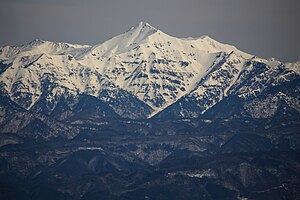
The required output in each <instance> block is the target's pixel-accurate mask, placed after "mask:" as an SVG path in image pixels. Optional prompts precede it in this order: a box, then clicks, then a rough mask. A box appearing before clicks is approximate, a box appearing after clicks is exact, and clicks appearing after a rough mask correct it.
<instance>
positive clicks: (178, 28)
mask: <svg viewBox="0 0 300 200" xmlns="http://www.w3.org/2000/svg"><path fill="white" fill-rule="evenodd" d="M299 2H300V1H299V0H247V1H246V0H86V1H82V0H1V5H0V24H1V31H0V46H3V45H13V44H24V43H27V42H29V41H31V40H33V39H35V38H38V39H44V40H50V41H66V42H70V43H80V44H92V45H93V44H98V43H102V42H103V41H105V40H107V39H109V38H110V37H113V36H115V35H118V34H120V33H122V32H124V31H126V30H127V29H129V28H130V27H131V26H134V25H136V24H137V23H138V22H139V21H146V22H148V23H150V24H152V25H153V26H154V27H156V28H159V29H161V30H162V31H164V32H166V33H168V34H170V35H173V36H177V37H189V36H192V37H198V36H201V35H210V36H211V37H212V38H214V39H216V40H219V41H221V42H224V43H229V44H233V45H235V46H237V47H238V48H239V49H241V50H244V51H246V52H249V53H252V54H256V55H258V56H261V57H265V58H269V57H275V58H278V59H279V60H281V61H297V60H300V38H299V36H300V12H299V7H300V6H299V5H300V3H299Z"/></svg>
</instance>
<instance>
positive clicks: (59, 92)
mask: <svg viewBox="0 0 300 200" xmlns="http://www.w3.org/2000/svg"><path fill="white" fill-rule="evenodd" d="M299 73H300V70H299V63H287V64H283V63H281V62H279V61H276V60H275V59H269V60H267V59H263V58H258V57H256V56H254V55H250V54H248V53H245V52H242V51H240V50H238V49H237V48H235V47H234V46H231V45H227V44H222V43H220V42H218V41H216V40H214V39H212V38H210V37H209V36H202V37H199V38H176V37H172V36H170V35H167V34H166V33H164V32H162V31H160V30H158V29H156V28H154V27H152V26H151V25H149V24H147V23H144V22H140V23H139V24H138V25H137V26H135V27H133V28H131V29H130V30H128V31H126V32H125V33H123V34H121V35H118V36H116V37H113V38H112V39H110V40H107V41H105V42H104V43H102V44H99V45H95V46H89V45H73V44H68V43H60V42H59V43H56V42H49V41H42V40H34V41H32V42H30V43H29V44H27V45H21V46H6V47H2V48H0V86H1V94H2V95H4V96H8V97H9V98H10V99H11V100H12V101H13V102H15V103H16V104H18V105H19V106H21V107H22V108H24V109H26V110H30V111H32V112H35V113H42V114H46V115H49V116H51V115H53V114H54V113H56V116H60V117H61V118H64V117H67V116H71V114H70V113H72V111H74V110H76V109H78V105H81V103H80V102H81V99H82V97H83V95H88V96H92V97H96V99H98V100H99V101H100V102H101V103H100V104H101V106H100V107H101V108H102V107H105V106H107V107H106V108H105V110H107V112H108V113H111V115H110V114H107V112H106V114H103V115H104V116H107V115H110V116H115V114H117V115H118V116H120V117H123V118H132V119H143V118H151V117H158V118H194V117H199V116H201V115H203V114H205V113H206V112H207V111H208V110H210V109H213V108H214V107H215V106H216V105H217V104H218V103H220V102H222V101H231V99H232V98H234V99H238V101H239V102H241V103H240V104H237V105H236V106H239V109H240V110H239V111H240V112H241V113H245V114H244V115H245V116H251V117H253V118H268V117H272V116H274V115H275V114H276V112H277V111H278V110H279V108H280V107H281V106H282V105H283V104H284V105H286V106H288V107H289V108H291V109H293V110H294V111H295V112H298V113H299V112H300V102H299V99H300V98H299V96H300V95H299V94H300V93H299V89H300V87H299V86H300V84H299V80H300V79H299V78H300V75H299ZM93 101H94V100H93ZM96 104H97V103H96ZM96 104H95V105H96ZM100 104H99V105H100ZM62 105H64V109H62V108H61V106H62ZM97 105H98V104H97ZM100 107H99V106H97V108H99V109H101V108H100ZM75 108H76V109H75ZM111 108H112V110H111ZM228 109H231V108H228ZM58 111H59V112H58ZM57 112H58V114H57ZM112 112H115V113H112ZM98 114H99V113H98Z"/></svg>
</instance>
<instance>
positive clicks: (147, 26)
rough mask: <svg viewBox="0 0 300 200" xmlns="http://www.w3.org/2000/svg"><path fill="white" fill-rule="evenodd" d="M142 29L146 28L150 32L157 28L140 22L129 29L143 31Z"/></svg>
mask: <svg viewBox="0 0 300 200" xmlns="http://www.w3.org/2000/svg"><path fill="white" fill-rule="evenodd" d="M143 28H147V29H150V30H157V28H155V27H153V26H152V25H150V24H149V23H147V22H144V21H140V22H139V23H138V24H137V25H136V26H134V27H132V28H131V29H143Z"/></svg>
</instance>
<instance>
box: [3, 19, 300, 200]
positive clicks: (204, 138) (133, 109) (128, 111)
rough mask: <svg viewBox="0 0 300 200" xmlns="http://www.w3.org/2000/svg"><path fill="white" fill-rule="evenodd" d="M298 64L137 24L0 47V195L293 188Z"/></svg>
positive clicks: (236, 193) (230, 193) (159, 194)
mask: <svg viewBox="0 0 300 200" xmlns="http://www.w3.org/2000/svg"><path fill="white" fill-rule="evenodd" d="M299 71H300V70H299V63H289V64H284V63H281V62H279V61H276V60H274V59H273V60H266V59H262V58H257V57H255V56H253V55H249V54H247V53H244V52H242V51H240V50H238V49H237V48H235V47H233V46H230V45H227V44H222V43H220V42H217V41H216V40H214V39H212V38H209V37H208V36H203V37H200V38H195V39H192V38H188V39H180V38H174V37H171V36H169V35H167V34H165V33H163V32H161V31H160V30H157V29H156V28H154V27H152V26H151V25H149V24H147V23H143V22H141V23H139V24H138V25H137V26H136V27H133V28H131V29H130V30H128V31H127V32H125V33H123V34H121V35H119V36H116V37H114V38H112V39H110V40H108V41H106V42H104V43H103V44H99V45H96V46H93V47H91V46H88V45H73V44H67V43H53V42H49V41H41V40H34V41H32V42H30V43H29V44H27V45H22V46H6V47H2V48H0V91H1V93H0V94H1V96H0V191H1V192H0V199H297V198H300V193H299V189H298V188H299V186H300V181H299V179H300V167H299V166H300V160H299V158H300V157H299V153H300V152H299V147H300V135H299V130H300V126H299V124H300V114H299V112H300V102H299V99H300V76H299Z"/></svg>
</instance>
